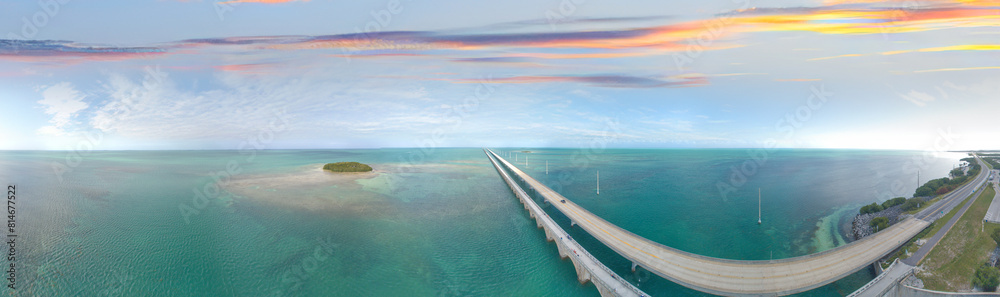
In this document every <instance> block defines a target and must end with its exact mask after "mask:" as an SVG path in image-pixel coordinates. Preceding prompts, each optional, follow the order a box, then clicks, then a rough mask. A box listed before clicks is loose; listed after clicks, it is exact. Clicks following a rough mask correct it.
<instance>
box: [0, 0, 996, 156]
mask: <svg viewBox="0 0 1000 297" xmlns="http://www.w3.org/2000/svg"><path fill="white" fill-rule="evenodd" d="M998 111H1000V1H997V0H991V1H976V0H948V1H929V0H907V1H872V0H857V1H850V0H829V1H755V0H725V1H671V2H664V1H627V2H626V1H600V0H559V1H557V0H541V1H538V0H530V1H529V0H510V1H490V2H486V1H432V0H388V1H382V0H376V1H324V0H308V1H306V0H235V1H228V2H227V1H210V0H201V1H199V0H186V1H185V0H129V1H124V0H108V1H100V2H96V3H95V2H93V1H91V2H83V1H71V0H41V1H9V0H0V149H5V150H80V149H87V150H90V149H98V150H172V149H242V148H247V147H254V148H270V149H281V148H317V149H320V148H381V147H484V146H485V147H588V146H590V147H593V146H601V147H639V148H647V147H650V148H654V147H655V148H756V147H784V148H858V149H912V150H932V151H945V150H980V149H1000V137H998V136H1000V133H997V132H996V131H997V128H998V125H997V122H996V121H995V118H996V114H998Z"/></svg>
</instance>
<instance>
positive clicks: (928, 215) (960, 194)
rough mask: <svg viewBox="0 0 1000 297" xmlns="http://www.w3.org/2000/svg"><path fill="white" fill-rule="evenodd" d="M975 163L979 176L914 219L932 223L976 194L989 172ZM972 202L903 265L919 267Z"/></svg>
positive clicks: (946, 195) (971, 200)
mask: <svg viewBox="0 0 1000 297" xmlns="http://www.w3.org/2000/svg"><path fill="white" fill-rule="evenodd" d="M976 161H977V162H978V163H979V166H981V168H982V169H981V170H980V171H979V175H977V176H976V178H975V179H973V180H972V181H970V182H968V183H966V184H965V185H963V186H962V187H959V188H958V189H955V190H953V191H951V192H950V193H948V194H945V196H944V197H942V198H941V200H940V201H938V202H937V203H935V205H931V206H930V207H928V208H927V209H924V210H922V211H920V212H918V213H917V214H916V217H918V218H920V219H922V220H925V221H928V222H933V221H935V220H937V219H938V218H940V217H942V216H944V213H948V212H950V211H951V209H952V208H954V207H955V206H956V205H959V203H961V202H962V201H964V200H965V198H968V197H969V196H970V195H973V194H976V193H975V190H976V189H978V188H979V186H981V185H982V184H983V183H984V182H986V179H987V176H989V172H990V170H989V169H988V168H989V167H986V164H984V163H983V161H982V160H980V159H979V158H976ZM974 201H975V199H969V201H968V202H967V203H965V205H964V206H963V207H962V208H961V209H959V211H958V212H957V213H955V216H953V217H951V219H950V220H948V222H946V223H945V225H944V226H943V227H941V229H940V230H938V232H937V233H935V234H932V235H931V238H929V239H927V242H925V243H924V244H923V245H922V246H920V248H919V249H917V251H916V252H914V253H913V254H912V255H910V257H908V258H906V259H903V263H906V264H907V265H910V266H917V265H919V264H920V262H921V261H923V260H924V258H926V257H927V254H928V253H930V251H931V250H932V249H934V247H935V246H937V244H938V242H940V241H941V238H944V236H945V235H946V234H948V231H950V230H951V227H952V226H954V225H955V222H958V219H959V218H961V217H962V215H963V214H965V211H966V210H968V209H969V206H971V205H972V202H974Z"/></svg>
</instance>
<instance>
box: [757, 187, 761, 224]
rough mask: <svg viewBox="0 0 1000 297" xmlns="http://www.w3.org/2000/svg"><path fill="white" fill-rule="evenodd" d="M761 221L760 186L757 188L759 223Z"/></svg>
mask: <svg viewBox="0 0 1000 297" xmlns="http://www.w3.org/2000/svg"><path fill="white" fill-rule="evenodd" d="M760 223H761V220H760V188H757V224H760Z"/></svg>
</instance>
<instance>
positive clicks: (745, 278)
mask: <svg viewBox="0 0 1000 297" xmlns="http://www.w3.org/2000/svg"><path fill="white" fill-rule="evenodd" d="M486 151H487V154H488V155H490V159H491V161H493V162H494V165H496V166H498V170H499V169H500V167H499V166H502V167H505V168H506V169H507V170H508V171H509V172H511V173H512V174H511V175H513V176H517V177H520V178H521V179H522V180H523V181H524V183H525V184H526V185H527V186H528V187H530V188H532V189H534V190H535V191H536V193H538V195H540V196H541V197H542V198H543V199H545V200H546V201H548V203H550V204H551V205H552V206H553V207H555V208H556V209H558V210H559V211H560V212H562V213H563V214H565V215H566V216H567V217H568V218H569V219H570V220H571V221H572V222H573V224H575V225H577V226H579V227H580V228H582V229H583V230H584V231H586V232H587V233H589V234H590V235H592V236H594V238H596V239H597V240H599V241H600V242H602V243H604V244H605V245H607V246H608V247H610V248H611V249H612V250H614V251H615V252H617V253H618V254H619V255H621V256H623V257H625V258H626V259H629V260H631V261H632V263H633V265H638V266H642V267H643V268H645V269H647V270H649V271H652V272H653V273H656V274H657V275H659V276H661V277H663V278H666V279H668V280H671V281H673V282H675V283H678V284H681V285H683V286H685V287H688V288H692V289H695V290H698V291H702V292H706V293H712V294H718V295H734V296H777V295H788V294H794V293H799V292H803V291H807V290H810V289H814V288H817V287H820V286H823V285H825V284H828V283H830V282H833V281H836V280H838V279H841V278H843V277H845V276H847V275H849V274H851V273H854V272H856V271H858V270H860V269H862V268H864V267H866V266H868V265H870V264H872V263H873V262H875V261H877V260H878V259H880V258H882V257H883V256H885V255H886V254H888V253H889V252H892V251H894V250H895V249H896V248H898V247H899V246H901V245H902V244H904V243H906V242H907V241H908V240H909V239H910V238H912V237H913V236H914V235H916V234H917V233H919V232H920V231H921V230H923V229H924V228H925V227H927V225H929V224H930V223H929V222H927V221H924V220H921V219H917V218H914V217H911V218H908V219H906V220H903V221H902V222H899V223H897V224H895V225H893V226H891V227H889V228H887V229H885V230H882V231H880V232H878V233H875V234H874V235H871V236H868V237H865V238H864V239H861V240H858V241H855V242H852V243H850V244H847V245H844V246H840V247H837V248H834V249H830V250H826V251H823V252H819V253H815V254H811V255H806V256H800V257H794V258H787V259H778V260H760V261H747V260H729V259H720V258H713V257H706V256H702V255H697V254H693V253H689V252H685V251H681V250H678V249H675V248H671V247H668V246H665V245H662V244H659V243H656V242H653V241H650V240H648V239H646V238H643V237H641V236H638V235H636V234H633V233H631V232H629V231H627V230H624V229H622V228H620V227H618V226H616V225H614V224H612V223H610V222H608V221H605V220H604V219H602V218H600V217H598V216H596V215H594V214H593V213H591V212H589V211H587V210H586V209H584V208H582V207H580V206H579V205H577V204H576V203H573V202H572V201H570V200H569V199H566V197H563V196H562V195H560V194H559V193H556V192H555V191H553V190H552V189H550V188H549V187H547V186H545V185H544V184H542V183H540V182H538V181H537V180H535V179H534V178H532V177H531V176H529V175H527V174H525V173H524V172H523V171H521V170H520V169H518V168H517V167H515V166H514V165H512V164H510V163H509V162H507V161H506V160H504V159H503V158H501V157H500V156H499V155H497V154H496V153H494V152H493V151H491V150H486ZM499 171H501V172H503V170H499ZM505 179H506V178H505ZM508 184H510V182H509V181H508ZM512 188H513V187H512ZM515 192H516V191H515ZM525 200H528V201H530V200H531V199H530V198H529V199H523V198H522V201H525ZM539 213H540V214H541V213H543V212H539ZM536 216H537V215H536ZM560 230H561V229H560ZM550 239H551V236H550ZM560 254H563V252H562V250H560ZM574 264H576V263H575V262H574ZM577 270H578V271H579V269H577ZM595 284H596V283H595Z"/></svg>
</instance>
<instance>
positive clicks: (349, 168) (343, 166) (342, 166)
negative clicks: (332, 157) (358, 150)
mask: <svg viewBox="0 0 1000 297" xmlns="http://www.w3.org/2000/svg"><path fill="white" fill-rule="evenodd" d="M323 170H330V171H333V172H370V171H372V167H371V166H368V165H367V164H361V163H358V162H337V163H326V165H323Z"/></svg>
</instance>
